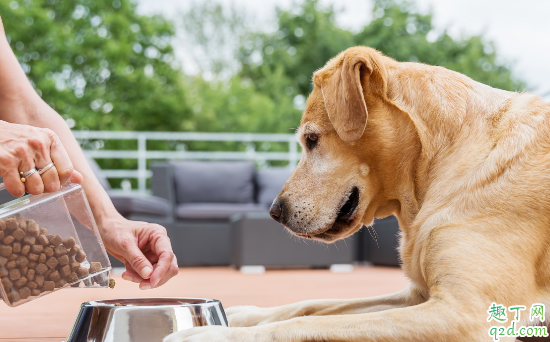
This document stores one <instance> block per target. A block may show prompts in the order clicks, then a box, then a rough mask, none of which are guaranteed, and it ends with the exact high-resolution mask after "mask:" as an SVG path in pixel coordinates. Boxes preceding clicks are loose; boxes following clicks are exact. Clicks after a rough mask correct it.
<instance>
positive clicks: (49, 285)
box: [42, 280, 55, 291]
mask: <svg viewBox="0 0 550 342" xmlns="http://www.w3.org/2000/svg"><path fill="white" fill-rule="evenodd" d="M42 290H44V291H53V290H55V282H53V281H51V280H48V281H45V282H44V286H43V287H42Z"/></svg>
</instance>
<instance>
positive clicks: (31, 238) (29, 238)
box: [23, 235, 36, 245]
mask: <svg viewBox="0 0 550 342" xmlns="http://www.w3.org/2000/svg"><path fill="white" fill-rule="evenodd" d="M23 243H24V244H25V245H34V244H35V243H36V238H35V237H34V236H32V235H26V236H25V237H24V238H23Z"/></svg>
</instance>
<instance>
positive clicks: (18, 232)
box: [11, 228, 27, 241]
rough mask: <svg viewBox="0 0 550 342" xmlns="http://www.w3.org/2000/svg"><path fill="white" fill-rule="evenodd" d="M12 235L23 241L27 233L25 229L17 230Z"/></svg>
mask: <svg viewBox="0 0 550 342" xmlns="http://www.w3.org/2000/svg"><path fill="white" fill-rule="evenodd" d="M11 235H13V237H14V238H15V240H17V241H21V240H23V238H24V237H25V236H27V233H25V231H24V230H23V229H21V228H17V229H16V230H15V231H14V232H13V233H11Z"/></svg>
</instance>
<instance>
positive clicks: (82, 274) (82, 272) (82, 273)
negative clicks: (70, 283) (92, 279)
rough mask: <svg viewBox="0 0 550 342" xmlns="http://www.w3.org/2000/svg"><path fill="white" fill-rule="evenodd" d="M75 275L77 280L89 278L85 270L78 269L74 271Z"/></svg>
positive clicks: (82, 268) (88, 273)
mask: <svg viewBox="0 0 550 342" xmlns="http://www.w3.org/2000/svg"><path fill="white" fill-rule="evenodd" d="M76 274H77V275H78V278H79V279H82V278H86V277H87V276H89V275H90V272H89V271H88V269H87V268H84V267H80V268H79V269H78V270H77V271H76Z"/></svg>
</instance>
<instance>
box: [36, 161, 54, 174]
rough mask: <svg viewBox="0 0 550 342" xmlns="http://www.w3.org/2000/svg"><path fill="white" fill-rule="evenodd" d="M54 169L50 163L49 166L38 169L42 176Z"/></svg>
mask: <svg viewBox="0 0 550 342" xmlns="http://www.w3.org/2000/svg"><path fill="white" fill-rule="evenodd" d="M52 167H53V163H49V164H48V165H46V166H44V167H43V168H41V169H38V174H39V175H41V176H42V175H43V174H45V173H46V171H48V170H49V169H51V168H52Z"/></svg>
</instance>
